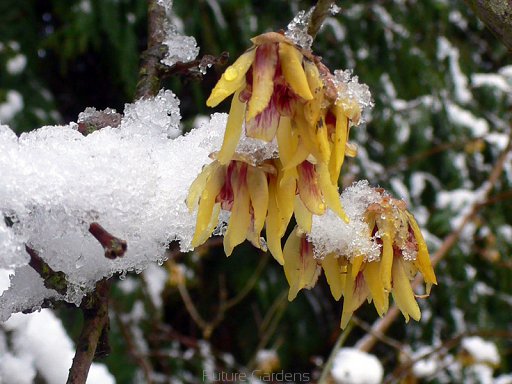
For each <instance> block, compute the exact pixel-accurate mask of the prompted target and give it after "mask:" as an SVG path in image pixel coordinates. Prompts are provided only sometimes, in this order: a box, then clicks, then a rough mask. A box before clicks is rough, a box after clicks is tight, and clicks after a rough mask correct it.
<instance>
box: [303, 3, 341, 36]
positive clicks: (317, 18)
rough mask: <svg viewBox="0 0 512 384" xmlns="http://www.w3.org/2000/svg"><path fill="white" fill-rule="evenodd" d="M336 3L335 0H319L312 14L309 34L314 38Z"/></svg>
mask: <svg viewBox="0 0 512 384" xmlns="http://www.w3.org/2000/svg"><path fill="white" fill-rule="evenodd" d="M334 4H336V1H333V0H318V1H317V3H316V5H315V9H314V10H313V13H312V14H311V21H310V22H309V27H308V34H309V35H310V36H311V37H312V38H313V39H314V38H315V36H316V34H317V33H318V31H319V30H320V27H321V26H322V24H323V22H324V20H325V19H326V18H327V16H328V15H329V14H330V12H331V11H330V10H331V7H332V5H334Z"/></svg>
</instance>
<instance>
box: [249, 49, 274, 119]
mask: <svg viewBox="0 0 512 384" xmlns="http://www.w3.org/2000/svg"><path fill="white" fill-rule="evenodd" d="M277 57H278V56H277V45H276V44H272V43H271V44H263V45H260V46H258V47H257V48H256V56H255V57H254V63H253V65H252V95H251V98H250V99H249V102H248V105H247V116H246V117H245V119H246V121H249V120H251V119H252V118H254V117H255V116H256V115H257V114H259V113H260V112H262V111H263V110H264V109H265V108H267V106H268V104H269V102H270V99H271V97H272V92H273V91H274V75H275V72H276V65H277Z"/></svg>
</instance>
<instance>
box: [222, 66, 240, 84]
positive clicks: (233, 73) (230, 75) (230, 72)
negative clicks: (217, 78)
mask: <svg viewBox="0 0 512 384" xmlns="http://www.w3.org/2000/svg"><path fill="white" fill-rule="evenodd" d="M237 76H238V70H237V69H236V68H233V67H229V68H228V69H226V72H224V77H225V79H226V80H227V81H233V80H235V79H236V77H237Z"/></svg>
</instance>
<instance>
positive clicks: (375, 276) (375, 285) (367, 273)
mask: <svg viewBox="0 0 512 384" xmlns="http://www.w3.org/2000/svg"><path fill="white" fill-rule="evenodd" d="M363 276H364V280H365V281H366V284H367V285H368V289H369V290H370V294H371V295H372V299H373V305H374V306H375V309H376V310H377V313H378V314H379V316H381V317H382V316H383V315H384V313H386V312H387V311H388V308H389V299H388V294H387V293H386V291H385V290H384V285H382V279H381V278H380V263H379V262H378V261H371V262H367V263H366V265H365V267H364V270H363Z"/></svg>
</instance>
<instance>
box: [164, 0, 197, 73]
mask: <svg viewBox="0 0 512 384" xmlns="http://www.w3.org/2000/svg"><path fill="white" fill-rule="evenodd" d="M158 4H160V5H161V6H162V7H163V8H164V9H165V13H166V16H167V18H166V20H165V22H164V29H165V38H164V40H163V44H164V45H166V46H167V48H168V52H167V55H166V56H165V57H164V58H163V59H162V60H161V62H162V64H165V65H167V66H169V67H171V66H173V65H174V64H176V63H178V62H183V63H186V62H189V61H192V60H194V59H195V58H196V57H197V55H198V53H199V47H198V46H197V42H196V39H195V38H194V37H192V36H185V35H182V34H180V33H179V32H178V28H177V26H176V17H175V16H174V14H173V12H172V5H173V0H158Z"/></svg>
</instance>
